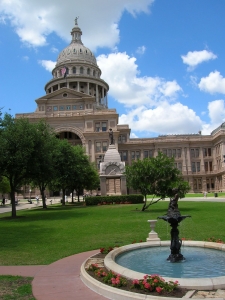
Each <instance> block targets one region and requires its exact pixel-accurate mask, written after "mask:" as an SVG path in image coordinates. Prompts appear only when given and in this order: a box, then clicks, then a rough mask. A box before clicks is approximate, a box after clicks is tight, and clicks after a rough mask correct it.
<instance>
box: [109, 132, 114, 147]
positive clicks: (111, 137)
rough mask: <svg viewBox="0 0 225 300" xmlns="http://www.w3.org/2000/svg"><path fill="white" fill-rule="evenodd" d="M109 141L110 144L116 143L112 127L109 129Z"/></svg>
mask: <svg viewBox="0 0 225 300" xmlns="http://www.w3.org/2000/svg"><path fill="white" fill-rule="evenodd" d="M109 142H110V143H109V144H110V145H113V144H114V140H113V131H112V128H110V129H109Z"/></svg>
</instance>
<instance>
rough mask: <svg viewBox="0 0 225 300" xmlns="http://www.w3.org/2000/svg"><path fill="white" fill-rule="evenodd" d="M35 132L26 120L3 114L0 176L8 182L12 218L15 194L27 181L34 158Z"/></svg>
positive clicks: (0, 131)
mask: <svg viewBox="0 0 225 300" xmlns="http://www.w3.org/2000/svg"><path fill="white" fill-rule="evenodd" d="M35 137H36V130H35V126H34V125H33V124H30V123H29V121H28V120H27V119H22V118H21V119H15V118H13V117H12V116H11V115H9V114H5V115H4V118H3V119H2V120H1V121H0V157H1V159H0V174H1V175H2V176H5V177H6V178H7V179H8V180H9V184H10V198H11V204H12V217H13V218H14V217H16V203H15V193H16V192H17V191H19V189H20V187H21V186H22V185H23V184H24V182H26V180H28V179H29V175H30V172H31V169H32V161H33V158H34V145H35Z"/></svg>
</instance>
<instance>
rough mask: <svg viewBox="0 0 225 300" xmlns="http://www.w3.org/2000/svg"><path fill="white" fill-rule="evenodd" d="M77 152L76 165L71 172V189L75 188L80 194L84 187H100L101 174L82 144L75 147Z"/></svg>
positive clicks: (89, 188)
mask: <svg viewBox="0 0 225 300" xmlns="http://www.w3.org/2000/svg"><path fill="white" fill-rule="evenodd" d="M74 151H75V152H76V167H75V168H74V169H73V173H72V174H71V182H70V184H69V185H70V189H71V190H75V191H76V193H77V195H78V201H79V195H80V194H81V192H83V190H84V189H87V190H92V189H96V188H98V187H99V183H100V182H99V175H98V171H97V169H96V167H95V165H94V164H92V163H90V161H89V158H88V156H87V155H86V154H85V152H84V148H83V147H81V146H76V147H74Z"/></svg>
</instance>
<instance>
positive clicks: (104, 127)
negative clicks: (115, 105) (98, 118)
mask: <svg viewBox="0 0 225 300" xmlns="http://www.w3.org/2000/svg"><path fill="white" fill-rule="evenodd" d="M106 130H107V127H106V122H102V131H106Z"/></svg>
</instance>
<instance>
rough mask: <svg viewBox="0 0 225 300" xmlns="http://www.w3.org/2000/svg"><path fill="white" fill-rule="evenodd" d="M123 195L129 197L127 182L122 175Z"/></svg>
mask: <svg viewBox="0 0 225 300" xmlns="http://www.w3.org/2000/svg"><path fill="white" fill-rule="evenodd" d="M121 195H127V181H126V176H125V175H121Z"/></svg>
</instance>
